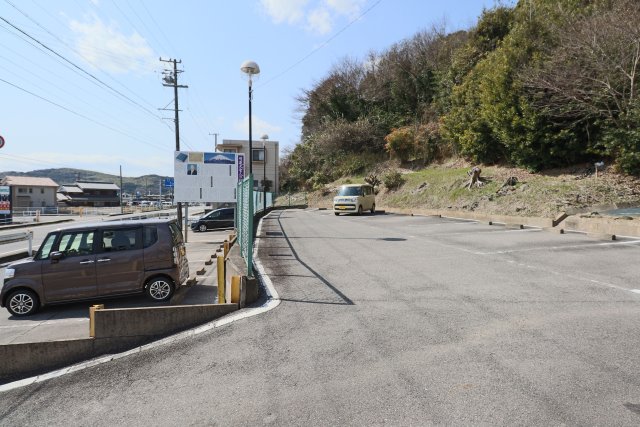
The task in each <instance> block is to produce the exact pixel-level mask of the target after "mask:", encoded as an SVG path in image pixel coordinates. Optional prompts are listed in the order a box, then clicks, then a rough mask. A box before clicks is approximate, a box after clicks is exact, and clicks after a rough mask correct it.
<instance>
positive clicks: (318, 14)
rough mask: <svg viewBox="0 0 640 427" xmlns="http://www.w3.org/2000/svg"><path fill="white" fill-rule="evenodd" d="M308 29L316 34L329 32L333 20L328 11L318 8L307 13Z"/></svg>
mask: <svg viewBox="0 0 640 427" xmlns="http://www.w3.org/2000/svg"><path fill="white" fill-rule="evenodd" d="M307 23H308V29H309V30H310V31H312V32H314V33H317V34H321V35H324V34H329V33H330V32H331V30H332V29H333V22H332V20H331V15H330V14H329V11H328V10H327V9H325V8H318V9H315V10H313V11H311V12H310V13H309V16H308V17H307Z"/></svg>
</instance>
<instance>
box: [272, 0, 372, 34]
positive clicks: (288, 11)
mask: <svg viewBox="0 0 640 427" xmlns="http://www.w3.org/2000/svg"><path fill="white" fill-rule="evenodd" d="M366 1H367V0H312V1H311V0H260V5H261V6H262V8H263V10H264V11H265V12H266V14H267V15H268V16H269V17H270V18H271V20H272V21H273V23H274V24H282V23H287V24H289V25H296V26H299V27H301V28H304V29H305V30H307V31H309V32H313V33H317V34H321V35H325V34H328V33H330V32H331V31H332V30H333V28H334V26H335V23H336V21H337V20H338V19H339V18H341V17H347V18H348V19H355V18H357V17H358V16H359V15H360V13H361V12H362V7H363V6H364V5H365V3H366Z"/></svg>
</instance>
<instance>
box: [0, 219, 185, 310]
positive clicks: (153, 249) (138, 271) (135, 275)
mask: <svg viewBox="0 0 640 427" xmlns="http://www.w3.org/2000/svg"><path fill="white" fill-rule="evenodd" d="M188 276H189V264H188V261H187V257H186V251H185V246H184V241H183V239H182V233H181V232H180V229H179V228H178V225H177V223H176V221H175V220H159V219H153V220H137V221H112V222H101V223H93V224H82V225H76V226H71V227H66V228H60V229H58V230H55V231H52V232H51V233H49V234H48V235H47V237H46V238H45V239H44V241H43V243H42V245H41V246H40V249H38V251H37V252H36V254H35V256H34V257H33V258H27V259H26V260H22V261H18V262H15V263H13V264H11V265H9V266H8V267H7V268H6V269H5V279H4V285H3V287H2V292H1V293H0V304H1V305H2V307H6V308H7V310H9V312H10V313H11V314H13V315H14V316H28V315H30V314H33V313H35V312H36V311H37V310H38V308H40V307H41V306H44V305H48V304H58V303H63V302H72V301H79V300H89V299H98V298H108V297H114V296H119V295H127V294H141V293H146V294H147V295H148V296H149V298H151V299H152V300H153V301H166V300H168V299H169V298H171V296H172V295H173V292H174V291H175V289H176V287H177V286H180V285H181V284H182V283H183V282H184V281H185V280H186V279H187V277H188Z"/></svg>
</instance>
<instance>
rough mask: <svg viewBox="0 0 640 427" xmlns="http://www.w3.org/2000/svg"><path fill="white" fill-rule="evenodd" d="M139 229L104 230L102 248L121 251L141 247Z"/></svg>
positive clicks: (108, 250) (106, 250) (107, 250)
mask: <svg viewBox="0 0 640 427" xmlns="http://www.w3.org/2000/svg"><path fill="white" fill-rule="evenodd" d="M138 236H139V233H138V229H136V228H123V229H115V230H104V231H103V232H102V250H103V251H104V252H119V251H128V250H132V249H137V248H139V247H141V246H142V245H141V244H140V243H141V242H140V237H138Z"/></svg>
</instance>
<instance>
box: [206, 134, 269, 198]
mask: <svg viewBox="0 0 640 427" xmlns="http://www.w3.org/2000/svg"><path fill="white" fill-rule="evenodd" d="M251 145H252V147H251V148H252V151H253V153H251V156H252V160H253V179H254V182H253V186H254V189H255V190H257V191H262V190H263V189H264V190H265V191H268V192H274V193H277V192H278V189H279V187H280V173H279V166H280V148H279V142H278V141H266V140H257V141H252V144H251ZM216 151H219V152H222V153H239V154H244V159H245V160H244V176H249V141H245V140H235V139H224V140H223V141H222V144H218V145H217V147H216Z"/></svg>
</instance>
